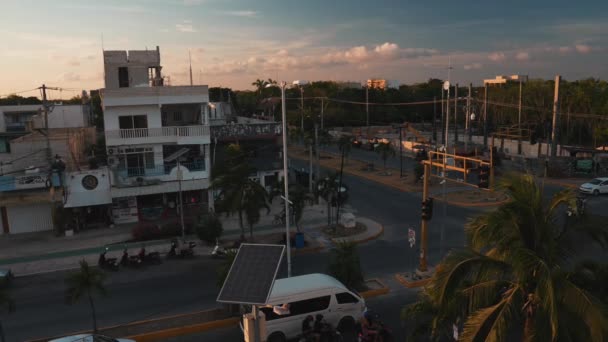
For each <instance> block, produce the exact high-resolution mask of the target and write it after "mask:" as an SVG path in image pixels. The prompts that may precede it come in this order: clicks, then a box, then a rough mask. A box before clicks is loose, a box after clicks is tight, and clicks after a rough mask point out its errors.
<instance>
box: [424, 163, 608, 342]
mask: <svg viewBox="0 0 608 342" xmlns="http://www.w3.org/2000/svg"><path fill="white" fill-rule="evenodd" d="M501 185H502V186H503V187H504V188H505V189H507V190H508V192H509V193H510V195H511V198H512V200H511V201H510V202H508V203H506V204H503V205H502V206H500V207H499V208H498V209H497V210H495V211H492V212H488V213H484V214H482V215H480V216H478V217H476V218H474V219H473V220H471V221H470V222H469V223H468V224H467V226H466V228H465V233H466V236H467V240H468V246H467V247H466V248H465V249H462V250H456V251H452V252H451V253H450V254H448V255H447V256H446V257H445V258H444V259H443V261H442V262H441V263H440V265H438V267H437V272H436V273H435V275H434V276H433V278H432V280H431V282H430V284H429V285H428V286H427V288H426V291H427V294H428V297H427V298H428V303H427V304H429V305H432V306H433V307H434V308H435V309H436V310H437V315H436V316H435V317H434V318H433V323H432V326H433V330H434V331H435V332H436V333H438V332H440V331H442V330H443V329H449V328H448V327H446V325H448V326H451V324H452V323H454V322H456V321H457V320H458V319H459V318H465V317H466V319H464V331H463V333H462V335H461V340H462V341H485V340H489V341H510V340H514V339H517V340H524V341H533V340H552V341H554V340H558V341H604V340H605V338H606V336H607V328H606V327H608V321H607V319H606V315H605V311H604V310H605V307H604V306H603V304H601V303H600V302H599V300H598V299H597V298H596V297H595V296H594V295H593V294H592V293H590V292H589V291H587V290H585V289H584V288H582V287H580V286H577V285H576V284H575V282H573V279H572V278H571V275H570V274H569V273H568V272H566V271H565V269H567V266H568V263H569V262H571V259H572V257H573V255H574V254H572V253H573V251H574V250H575V247H574V246H573V245H572V244H571V241H572V238H573V236H574V235H575V234H576V235H581V234H584V235H588V236H590V237H591V238H592V239H593V241H595V242H597V243H600V244H601V246H603V247H604V248H605V247H606V246H607V244H608V228H607V227H606V226H605V225H598V224H590V221H588V218H585V217H584V216H581V217H580V218H579V219H578V220H577V221H572V220H569V221H567V222H566V224H564V225H562V224H559V223H558V220H557V217H558V215H563V213H561V211H560V208H561V207H562V206H563V205H574V203H573V202H574V200H575V199H574V197H573V194H572V193H571V192H569V191H562V192H559V193H557V194H555V195H554V196H553V198H552V199H551V200H550V201H548V202H547V201H545V200H544V199H543V192H542V190H541V189H540V188H539V187H538V186H537V184H536V183H535V181H534V179H533V178H532V177H531V176H528V175H524V176H519V177H517V176H510V177H506V178H505V179H503V181H502V184H501Z"/></svg>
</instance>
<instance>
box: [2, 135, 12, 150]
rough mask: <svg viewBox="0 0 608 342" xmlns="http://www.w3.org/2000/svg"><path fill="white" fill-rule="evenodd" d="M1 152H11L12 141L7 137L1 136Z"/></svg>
mask: <svg viewBox="0 0 608 342" xmlns="http://www.w3.org/2000/svg"><path fill="white" fill-rule="evenodd" d="M0 153H11V142H10V140H9V138H7V137H0Z"/></svg>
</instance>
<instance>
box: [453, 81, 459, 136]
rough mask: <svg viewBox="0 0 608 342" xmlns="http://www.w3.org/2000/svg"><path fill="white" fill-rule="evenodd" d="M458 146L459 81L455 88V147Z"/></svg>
mask: <svg viewBox="0 0 608 342" xmlns="http://www.w3.org/2000/svg"><path fill="white" fill-rule="evenodd" d="M456 146H458V83H456V87H455V88H454V148H456Z"/></svg>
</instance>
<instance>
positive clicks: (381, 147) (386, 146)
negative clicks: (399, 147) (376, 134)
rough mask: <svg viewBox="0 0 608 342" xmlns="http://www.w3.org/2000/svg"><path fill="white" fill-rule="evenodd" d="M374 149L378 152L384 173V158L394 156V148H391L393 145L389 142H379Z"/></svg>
mask: <svg viewBox="0 0 608 342" xmlns="http://www.w3.org/2000/svg"><path fill="white" fill-rule="evenodd" d="M375 150H376V153H378V154H379V155H380V158H381V159H382V164H383V166H384V172H385V173H386V160H387V159H388V157H394V156H395V149H394V148H393V145H391V143H390V142H379V143H378V146H376V149H375Z"/></svg>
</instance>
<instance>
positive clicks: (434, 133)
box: [433, 96, 437, 142]
mask: <svg viewBox="0 0 608 342" xmlns="http://www.w3.org/2000/svg"><path fill="white" fill-rule="evenodd" d="M433 141H434V142H437V96H433Z"/></svg>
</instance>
